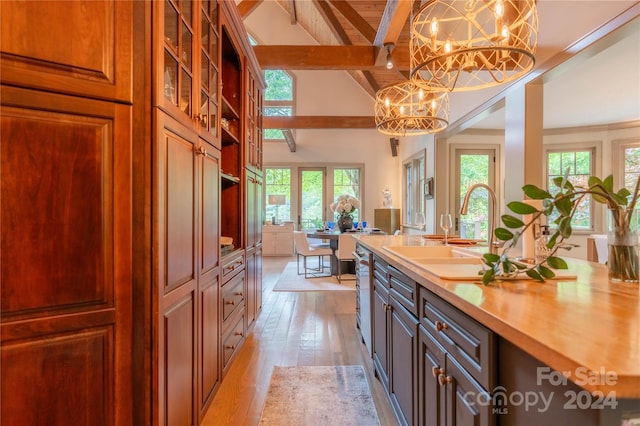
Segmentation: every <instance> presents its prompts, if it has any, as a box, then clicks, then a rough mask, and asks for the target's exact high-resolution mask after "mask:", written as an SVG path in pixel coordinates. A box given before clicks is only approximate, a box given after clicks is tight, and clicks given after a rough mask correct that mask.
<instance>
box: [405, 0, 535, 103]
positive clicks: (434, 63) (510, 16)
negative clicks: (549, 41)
mask: <svg viewBox="0 0 640 426" xmlns="http://www.w3.org/2000/svg"><path fill="white" fill-rule="evenodd" d="M537 33H538V13H537V9H536V4H535V0H462V1H446V0H432V1H428V2H427V3H425V4H424V5H423V6H422V7H421V8H420V10H419V11H418V12H417V13H416V15H415V16H414V18H413V20H412V22H411V42H410V47H409V51H410V64H411V80H412V81H413V82H414V83H415V84H417V85H419V86H425V85H426V86H429V87H430V88H431V90H438V91H445V90H448V91H466V90H475V89H482V88H486V87H490V86H495V85H498V84H502V83H506V82H509V81H512V80H515V79H517V78H520V77H522V76H523V75H525V74H526V73H527V72H529V71H530V70H531V69H532V68H533V65H534V62H535V56H534V53H535V50H536V47H537V44H538V34H537Z"/></svg>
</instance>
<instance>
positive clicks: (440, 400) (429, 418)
mask: <svg viewBox="0 0 640 426" xmlns="http://www.w3.org/2000/svg"><path fill="white" fill-rule="evenodd" d="M419 349H420V360H419V361H418V363H419V365H418V377H419V383H418V389H419V390H418V418H419V424H420V425H424V426H447V425H449V426H467V425H468V426H491V425H493V424H494V423H495V422H494V419H495V416H494V414H493V412H492V407H491V406H490V404H487V401H491V395H490V394H489V392H487V391H486V390H484V389H483V387H482V386H481V385H480V384H479V383H478V382H477V381H475V380H474V379H473V377H471V375H470V374H469V373H468V372H467V371H465V369H464V368H462V367H461V366H460V364H458V362H456V361H455V359H454V358H453V357H452V356H450V355H449V354H448V353H447V351H446V350H445V349H444V348H443V347H442V346H441V345H440V344H439V343H438V341H437V340H436V339H435V338H434V337H433V335H432V334H431V333H430V332H429V331H428V330H427V329H425V328H424V327H422V326H421V327H420V331H419Z"/></svg>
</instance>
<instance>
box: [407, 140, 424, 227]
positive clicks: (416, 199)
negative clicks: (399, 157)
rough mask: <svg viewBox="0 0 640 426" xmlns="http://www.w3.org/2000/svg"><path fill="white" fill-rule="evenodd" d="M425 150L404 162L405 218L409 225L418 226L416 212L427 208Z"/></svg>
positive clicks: (422, 211) (421, 211)
mask: <svg viewBox="0 0 640 426" xmlns="http://www.w3.org/2000/svg"><path fill="white" fill-rule="evenodd" d="M425 158H426V153H425V151H421V152H419V153H417V154H415V155H414V156H413V157H411V158H409V159H407V160H406V161H405V162H404V164H403V168H404V173H403V180H404V218H403V222H404V223H405V224H407V225H412V226H417V225H416V223H415V214H416V213H423V214H424V209H425V204H424V200H425V167H426V166H425Z"/></svg>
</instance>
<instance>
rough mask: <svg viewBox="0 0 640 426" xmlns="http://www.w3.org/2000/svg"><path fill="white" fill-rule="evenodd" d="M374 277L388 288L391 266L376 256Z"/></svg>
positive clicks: (374, 259)
mask: <svg viewBox="0 0 640 426" xmlns="http://www.w3.org/2000/svg"><path fill="white" fill-rule="evenodd" d="M373 276H374V277H375V278H376V279H377V280H378V281H380V283H383V284H384V286H385V287H386V288H388V284H387V283H388V282H389V264H388V263H387V262H385V261H384V260H382V259H380V258H379V257H378V256H376V255H374V256H373Z"/></svg>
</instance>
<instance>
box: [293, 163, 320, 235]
mask: <svg viewBox="0 0 640 426" xmlns="http://www.w3.org/2000/svg"><path fill="white" fill-rule="evenodd" d="M326 178H327V169H326V168H325V167H301V168H299V169H298V182H299V185H298V212H299V214H298V228H299V229H314V228H316V229H317V228H322V226H323V221H324V211H325V199H326V187H327V183H326Z"/></svg>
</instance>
